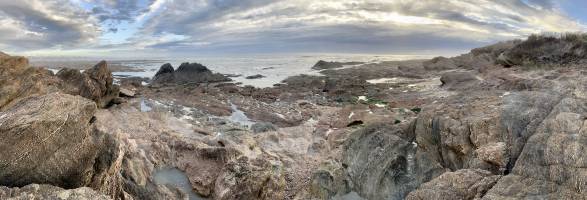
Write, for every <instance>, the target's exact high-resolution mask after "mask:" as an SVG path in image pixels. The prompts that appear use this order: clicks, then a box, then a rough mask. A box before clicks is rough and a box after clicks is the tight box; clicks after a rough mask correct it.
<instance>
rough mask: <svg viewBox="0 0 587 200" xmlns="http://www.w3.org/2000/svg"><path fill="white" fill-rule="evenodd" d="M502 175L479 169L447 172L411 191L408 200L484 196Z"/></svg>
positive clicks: (450, 199) (440, 199)
mask: <svg viewBox="0 0 587 200" xmlns="http://www.w3.org/2000/svg"><path fill="white" fill-rule="evenodd" d="M499 177H500V176H498V175H493V174H491V173H490V172H488V171H484V170H479V169H463V170H459V171H456V172H447V173H444V174H442V175H440V176H439V177H437V178H435V179H433V180H432V181H430V182H427V183H424V184H422V185H420V187H419V188H418V189H417V190H415V191H412V192H410V194H408V196H407V197H406V199H407V200H427V199H438V200H444V199H446V200H452V199H463V200H472V199H478V198H481V197H483V195H484V194H485V193H486V192H487V191H488V190H489V189H491V187H493V185H494V184H495V183H496V182H497V180H498V179H499Z"/></svg>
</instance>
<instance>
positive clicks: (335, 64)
mask: <svg viewBox="0 0 587 200" xmlns="http://www.w3.org/2000/svg"><path fill="white" fill-rule="evenodd" d="M341 67H343V65H342V63H339V62H326V61H323V60H319V61H318V62H317V63H316V64H314V66H313V67H312V69H315V70H323V69H333V68H341Z"/></svg>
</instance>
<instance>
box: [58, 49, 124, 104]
mask: <svg viewBox="0 0 587 200" xmlns="http://www.w3.org/2000/svg"><path fill="white" fill-rule="evenodd" d="M57 76H58V77H59V78H61V79H62V80H63V81H64V82H65V83H66V89H65V91H66V92H67V93H68V94H72V95H80V96H82V97H85V98H88V99H91V100H93V101H94V102H96V105H98V107H100V108H105V107H107V106H109V105H110V104H112V103H113V102H112V101H113V100H114V99H115V98H116V97H118V94H119V90H120V89H119V86H118V85H114V84H113V81H114V79H113V77H112V72H110V70H109V69H108V66H107V64H106V61H102V62H100V63H98V64H96V65H95V66H94V67H92V68H90V69H88V70H86V71H84V72H83V73H80V72H79V70H75V69H67V68H65V69H62V70H60V71H59V72H58V73H57Z"/></svg>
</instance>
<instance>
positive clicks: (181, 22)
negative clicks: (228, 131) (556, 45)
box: [136, 0, 583, 52]
mask: <svg viewBox="0 0 587 200" xmlns="http://www.w3.org/2000/svg"><path fill="white" fill-rule="evenodd" d="M202 2H205V3H202ZM165 7H166V10H164V11H162V12H160V13H159V14H158V15H155V16H153V17H152V18H151V19H150V20H149V21H148V22H147V23H145V24H146V25H145V27H143V29H142V32H141V35H142V36H141V37H138V38H136V39H137V40H139V39H144V38H145V37H144V36H148V37H152V38H158V37H162V36H164V35H176V36H184V37H181V38H182V39H175V40H159V42H154V43H152V44H148V45H145V47H146V48H158V49H161V48H163V49H165V48H166V49H181V50H182V51H189V50H190V49H191V50H200V51H201V50H204V51H208V50H215V51H223V50H229V51H232V50H235V49H246V51H249V52H250V51H265V50H267V51H269V52H272V51H275V50H280V51H329V50H330V51H345V52H357V51H369V52H378V51H379V52H394V51H395V52H400V51H405V50H412V51H423V50H430V49H437V48H446V49H449V48H470V47H474V46H475V45H481V44H488V43H490V42H494V41H498V40H506V39H512V38H519V37H524V36H526V35H529V34H531V33H538V32H543V31H544V32H556V31H574V30H581V29H582V28H583V27H582V26H581V25H580V24H578V23H576V22H575V21H572V20H570V19H568V18H567V17H566V16H565V15H564V14H562V13H560V11H558V10H557V8H556V6H555V3H554V2H553V1H550V0H495V1H477V0H463V1H442V0H420V1H387V2H381V1H370V0H365V1H335V0H323V1H306V0H297V1H293V0H292V1H287V0H286V1H272V0H263V1H253V0H241V1H237V0H225V1H223V0H207V1H190V0H175V1H172V2H168V4H167V5H166V6H165ZM544 16H548V17H544ZM148 37H147V38H148ZM194 43H197V44H207V45H193V44H194Z"/></svg>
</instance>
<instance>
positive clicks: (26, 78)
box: [0, 54, 60, 111]
mask: <svg viewBox="0 0 587 200" xmlns="http://www.w3.org/2000/svg"><path fill="white" fill-rule="evenodd" d="M59 88H60V81H59V79H58V78H55V77H53V76H52V73H51V71H49V70H46V69H40V68H32V67H29V66H28V59H26V58H24V57H20V56H9V55H6V54H3V55H1V56H0V111H3V110H7V109H8V108H10V107H11V106H13V105H15V104H16V103H18V102H19V101H20V100H22V99H26V98H29V97H32V96H39V95H43V94H46V93H47V92H55V91H59Z"/></svg>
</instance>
